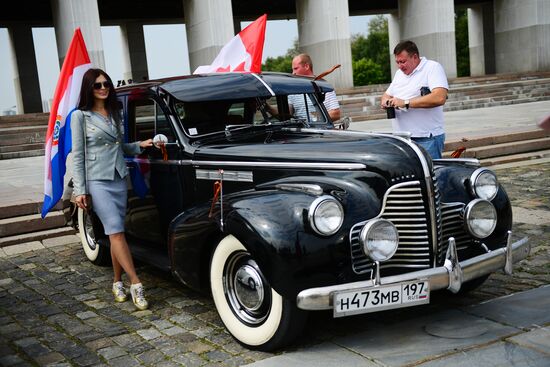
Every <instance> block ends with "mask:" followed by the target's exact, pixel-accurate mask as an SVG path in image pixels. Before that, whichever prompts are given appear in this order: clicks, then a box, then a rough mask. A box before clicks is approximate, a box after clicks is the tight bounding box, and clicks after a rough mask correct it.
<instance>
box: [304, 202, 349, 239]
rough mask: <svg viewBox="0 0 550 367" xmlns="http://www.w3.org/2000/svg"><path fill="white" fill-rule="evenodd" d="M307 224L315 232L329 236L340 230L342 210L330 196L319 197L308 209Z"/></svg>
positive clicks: (342, 216)
mask: <svg viewBox="0 0 550 367" xmlns="http://www.w3.org/2000/svg"><path fill="white" fill-rule="evenodd" d="M308 217H309V223H310V224H311V227H312V228H313V230H314V231H315V232H317V233H318V234H320V235H322V236H330V235H332V234H334V233H336V232H338V230H339V229H340V227H341V226H342V223H343V222H344V208H342V205H341V204H340V203H339V202H338V201H337V200H336V199H335V198H333V197H332V196H321V197H320V198H317V199H315V200H314V201H313V203H311V206H310V207H309V213H308Z"/></svg>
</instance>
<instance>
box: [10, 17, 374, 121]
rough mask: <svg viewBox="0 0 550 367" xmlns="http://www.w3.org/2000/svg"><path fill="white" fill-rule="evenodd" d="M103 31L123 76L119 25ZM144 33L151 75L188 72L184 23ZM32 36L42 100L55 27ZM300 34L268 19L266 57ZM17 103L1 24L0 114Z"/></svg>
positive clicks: (49, 79)
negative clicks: (176, 42) (176, 41)
mask: <svg viewBox="0 0 550 367" xmlns="http://www.w3.org/2000/svg"><path fill="white" fill-rule="evenodd" d="M371 18H372V16H357V17H350V18H349V19H350V33H351V34H352V35H353V34H356V33H361V34H364V35H366V34H367V30H368V22H369V20H370V19H371ZM248 24H250V22H243V23H242V24H241V28H242V29H244V28H245V27H246V26H247V25H248ZM101 35H102V38H103V50H104V56H105V69H106V70H105V71H106V72H107V73H108V74H109V75H110V76H111V78H112V79H113V80H114V81H116V80H119V79H122V52H121V49H122V47H121V45H122V43H121V37H120V28H119V27H101ZM144 35H145V48H146V50H147V65H148V68H149V78H151V79H155V78H162V77H167V76H174V75H184V74H189V57H188V55H187V36H186V32H185V25H183V24H173V25H155V26H144ZM33 38H34V48H35V52H36V58H37V66H38V78H39V81H40V90H41V94H42V100H48V99H51V98H52V97H53V94H54V90H55V84H56V82H57V78H58V77H59V70H60V68H59V61H58V57H57V46H56V41H55V33H54V29H53V28H33ZM297 38H298V26H297V23H296V20H273V21H268V22H267V26H266V39H265V44H264V54H263V60H265V59H266V58H267V57H277V56H281V55H284V54H285V53H286V51H287V50H288V49H289V48H290V47H292V43H293V42H294V40H295V39H297ZM175 40H181V42H179V44H178V45H174V41H175ZM176 46H177V47H176ZM167 52H169V54H167ZM15 105H16V99H15V88H14V83H13V66H12V55H11V51H10V49H9V45H8V32H7V29H6V28H0V115H3V114H4V111H5V110H7V109H11V108H12V107H13V106H15Z"/></svg>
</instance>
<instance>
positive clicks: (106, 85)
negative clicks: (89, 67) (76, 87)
mask: <svg viewBox="0 0 550 367" xmlns="http://www.w3.org/2000/svg"><path fill="white" fill-rule="evenodd" d="M112 86H113V84H111V82H109V81H104V82H101V83H94V85H93V87H94V89H101V87H103V88H105V89H109V88H111V87H112Z"/></svg>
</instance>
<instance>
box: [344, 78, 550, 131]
mask: <svg viewBox="0 0 550 367" xmlns="http://www.w3.org/2000/svg"><path fill="white" fill-rule="evenodd" d="M388 85H389V84H377V85H370V86H364V87H355V88H351V89H341V90H338V91H337V94H338V99H339V100H340V104H341V108H342V110H343V113H344V115H345V116H349V117H351V119H352V121H354V122H357V121H366V120H377V119H384V118H386V112H385V111H384V110H383V109H382V108H380V107H379V105H380V97H381V96H382V94H383V93H384V92H385V91H386V89H387V88H388ZM545 100H550V72H537V73H534V72H533V73H524V74H517V73H514V74H498V75H488V76H481V77H466V78H456V79H451V80H450V81H449V95H448V100H447V103H446V104H445V106H444V111H456V110H466V109H472V108H482V107H493V106H503V105H509V104H517V103H528V102H538V101H545Z"/></svg>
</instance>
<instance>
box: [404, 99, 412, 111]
mask: <svg viewBox="0 0 550 367" xmlns="http://www.w3.org/2000/svg"><path fill="white" fill-rule="evenodd" d="M410 102H411V101H409V100H408V99H406V100H405V109H406V110H408V109H409V104H410Z"/></svg>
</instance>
